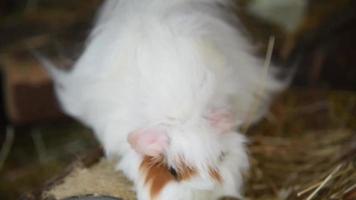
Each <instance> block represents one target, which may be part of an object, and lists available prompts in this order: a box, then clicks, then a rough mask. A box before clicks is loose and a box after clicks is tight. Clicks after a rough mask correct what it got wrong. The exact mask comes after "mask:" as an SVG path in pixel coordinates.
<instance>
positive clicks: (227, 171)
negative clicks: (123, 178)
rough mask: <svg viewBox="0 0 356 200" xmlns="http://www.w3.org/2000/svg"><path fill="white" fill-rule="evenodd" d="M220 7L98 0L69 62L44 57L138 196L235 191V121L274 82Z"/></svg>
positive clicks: (242, 156) (165, 199) (199, 0)
mask: <svg viewBox="0 0 356 200" xmlns="http://www.w3.org/2000/svg"><path fill="white" fill-rule="evenodd" d="M230 6H232V5H229V1H224V0H107V1H106V2H105V3H104V5H103V7H102V9H101V10H100V13H99V17H98V19H97V22H96V25H95V27H94V28H93V31H92V33H91V35H90V38H89V40H88V43H87V47H86V49H85V51H84V52H83V54H82V56H81V57H80V58H79V60H78V61H77V62H76V64H75V66H74V67H73V69H72V70H71V71H69V72H64V71H60V70H58V69H56V68H54V67H52V66H51V64H50V63H49V62H45V65H46V66H47V68H48V70H49V72H50V73H51V75H52V77H53V79H54V81H55V88H56V92H57V95H58V98H59V100H60V103H61V105H62V107H63V109H64V110H65V111H66V112H67V113H68V114H69V115H71V116H73V117H75V118H77V119H79V120H80V121H82V122H83V123H85V124H86V125H87V126H89V127H91V128H92V129H93V130H94V132H95V134H96V136H97V138H98V140H99V141H100V142H101V144H102V145H103V148H104V150H105V152H106V155H107V156H108V157H117V158H120V161H119V163H118V165H117V167H118V169H120V170H122V171H123V172H124V173H125V174H126V175H127V176H128V177H129V178H130V179H131V180H132V181H133V182H134V184H135V189H136V192H137V197H138V199H139V200H153V199H155V200H191V199H197V200H200V199H201V200H209V199H218V198H219V197H221V196H233V197H241V190H242V189H241V186H242V182H243V178H242V173H243V172H244V171H246V170H247V169H248V166H249V163H248V157H247V154H246V148H245V142H246V140H245V138H244V137H243V136H242V135H241V134H239V133H238V132H237V131H236V130H237V128H238V127H239V126H240V125H241V124H243V123H245V122H246V120H247V118H248V116H247V115H248V113H249V111H250V109H251V107H254V108H255V110H256V111H258V112H255V113H254V115H253V116H251V115H249V117H253V119H258V118H259V117H260V116H262V115H263V113H264V112H265V110H266V108H267V106H268V104H269V101H270V97H271V96H272V94H274V93H275V92H277V91H279V90H281V89H282V88H283V86H284V84H283V83H280V82H279V81H277V80H275V79H274V76H273V74H268V76H266V74H265V73H264V69H263V67H262V61H261V60H259V59H257V58H256V57H255V56H253V55H252V54H251V47H250V46H249V44H248V41H247V39H246V38H244V37H243V35H242V33H241V31H240V30H239V26H237V25H238V20H237V19H235V18H234V15H233V14H232V12H230V11H229V9H228V8H229V7H230ZM240 29H241V28H240ZM261 88H262V89H263V90H264V92H263V93H260V90H261ZM256 100H257V101H256ZM256 102H257V103H256Z"/></svg>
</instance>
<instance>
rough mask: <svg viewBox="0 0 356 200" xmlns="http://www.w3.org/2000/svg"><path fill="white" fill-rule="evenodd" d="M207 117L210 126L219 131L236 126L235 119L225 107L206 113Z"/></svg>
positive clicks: (225, 131)
mask: <svg viewBox="0 0 356 200" xmlns="http://www.w3.org/2000/svg"><path fill="white" fill-rule="evenodd" d="M207 119H208V120H209V123H210V125H211V126H212V127H214V128H216V129H217V130H218V131H219V132H220V133H227V132H230V131H233V130H234V129H235V128H236V126H237V123H236V119H235V117H234V115H233V113H232V112H230V111H228V110H225V109H215V110H212V111H210V112H209V113H208V115H207Z"/></svg>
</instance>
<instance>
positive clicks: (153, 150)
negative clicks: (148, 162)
mask: <svg viewBox="0 0 356 200" xmlns="http://www.w3.org/2000/svg"><path fill="white" fill-rule="evenodd" d="M128 142H129V143H130V145H131V147H132V148H133V149H134V150H135V151H136V152H137V153H140V154H142V155H146V156H152V157H155V156H158V155H160V154H162V153H163V152H164V151H165V150H166V149H167V147H168V142H169V141H168V136H167V134H166V132H165V131H164V130H162V129H160V128H146V129H139V130H136V131H134V132H132V133H130V134H129V136H128Z"/></svg>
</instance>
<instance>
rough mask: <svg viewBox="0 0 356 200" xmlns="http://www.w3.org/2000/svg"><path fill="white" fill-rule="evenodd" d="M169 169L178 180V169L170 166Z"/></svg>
mask: <svg viewBox="0 0 356 200" xmlns="http://www.w3.org/2000/svg"><path fill="white" fill-rule="evenodd" d="M168 171H169V173H170V174H171V175H172V176H173V177H174V178H175V179H177V180H178V173H177V171H176V170H175V169H174V168H173V167H169V168H168Z"/></svg>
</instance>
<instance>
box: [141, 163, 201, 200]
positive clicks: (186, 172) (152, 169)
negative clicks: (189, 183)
mask: <svg viewBox="0 0 356 200" xmlns="http://www.w3.org/2000/svg"><path fill="white" fill-rule="evenodd" d="M140 169H141V171H142V172H143V173H144V174H145V184H146V185H147V184H149V185H150V195H151V198H152V199H154V198H155V197H157V195H158V194H159V192H160V191H161V190H162V189H163V188H164V187H165V186H166V185H167V184H168V183H169V182H171V181H177V182H180V181H183V180H189V179H190V178H191V177H192V176H194V175H195V174H196V173H197V172H196V170H194V169H193V168H191V167H188V166H187V165H185V164H183V163H182V162H180V167H179V171H177V173H176V175H175V176H174V175H173V174H172V173H171V171H170V169H169V167H168V166H167V164H166V163H165V162H164V159H163V158H152V157H147V156H146V157H145V158H144V159H143V161H142V163H141V167H140Z"/></svg>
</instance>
